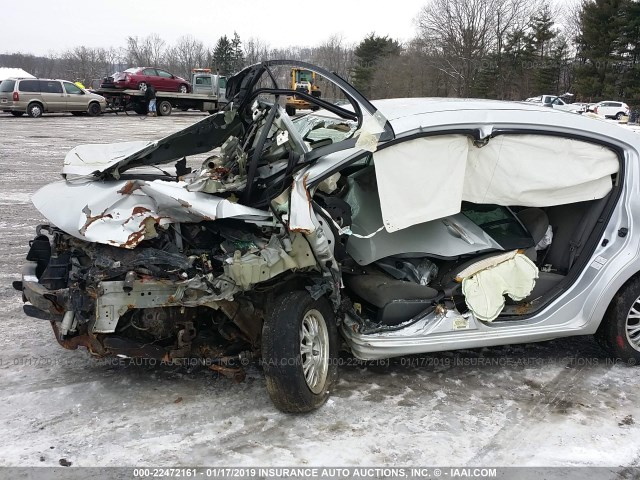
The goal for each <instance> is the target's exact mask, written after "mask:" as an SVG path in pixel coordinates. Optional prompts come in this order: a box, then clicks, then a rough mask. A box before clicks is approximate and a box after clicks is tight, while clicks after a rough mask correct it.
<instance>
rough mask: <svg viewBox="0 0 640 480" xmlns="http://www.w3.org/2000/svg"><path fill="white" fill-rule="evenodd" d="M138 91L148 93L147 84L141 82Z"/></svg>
mask: <svg viewBox="0 0 640 480" xmlns="http://www.w3.org/2000/svg"><path fill="white" fill-rule="evenodd" d="M138 90H140V91H141V92H146V91H147V84H146V82H140V83H139V84H138Z"/></svg>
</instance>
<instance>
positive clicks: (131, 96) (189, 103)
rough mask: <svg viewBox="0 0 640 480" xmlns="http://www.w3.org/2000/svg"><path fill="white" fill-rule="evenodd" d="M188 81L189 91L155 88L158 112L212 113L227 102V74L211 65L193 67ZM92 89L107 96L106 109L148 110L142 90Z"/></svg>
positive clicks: (143, 112) (114, 110)
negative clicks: (214, 71)
mask: <svg viewBox="0 0 640 480" xmlns="http://www.w3.org/2000/svg"><path fill="white" fill-rule="evenodd" d="M191 85H192V92H191V93H179V92H163V91H159V90H158V91H156V108H157V114H158V116H166V115H171V112H172V111H173V109H174V108H177V109H179V110H182V111H187V110H190V109H191V110H199V111H201V112H209V113H215V112H217V111H218V110H220V109H221V108H222V107H224V106H225V105H226V103H227V99H226V96H225V93H226V87H227V77H225V76H223V75H218V74H213V73H211V69H210V68H194V69H192V71H191ZM92 92H94V93H97V94H98V95H102V96H103V97H104V98H105V99H106V100H107V111H112V112H126V111H127V110H133V111H134V112H136V113H138V114H140V115H142V114H145V113H146V112H147V100H145V97H144V91H142V90H133V89H126V90H121V89H118V88H97V89H95V90H92Z"/></svg>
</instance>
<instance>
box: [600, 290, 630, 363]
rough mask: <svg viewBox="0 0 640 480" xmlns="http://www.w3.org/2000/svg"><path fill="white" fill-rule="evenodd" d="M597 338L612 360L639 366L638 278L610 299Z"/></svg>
mask: <svg viewBox="0 0 640 480" xmlns="http://www.w3.org/2000/svg"><path fill="white" fill-rule="evenodd" d="M596 339H597V340H598V342H599V343H600V345H602V346H603V347H604V348H605V349H606V350H608V351H609V353H611V355H613V357H614V358H616V359H620V360H623V361H625V362H627V363H629V364H632V365H635V364H638V363H640V278H634V279H632V280H630V281H629V282H627V284H625V285H624V286H623V287H622V288H621V289H620V291H619V292H618V293H616V296H615V297H613V300H612V301H611V304H610V305H609V308H607V311H606V313H605V314H604V317H603V319H602V323H601V324H600V327H598V331H597V332H596Z"/></svg>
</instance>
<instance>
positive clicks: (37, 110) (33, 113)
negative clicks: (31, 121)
mask: <svg viewBox="0 0 640 480" xmlns="http://www.w3.org/2000/svg"><path fill="white" fill-rule="evenodd" d="M43 113H44V108H42V105H41V104H39V103H37V102H33V103H30V104H29V106H28V107H27V115H29V116H30V117H31V118H38V117H41V116H42V114H43Z"/></svg>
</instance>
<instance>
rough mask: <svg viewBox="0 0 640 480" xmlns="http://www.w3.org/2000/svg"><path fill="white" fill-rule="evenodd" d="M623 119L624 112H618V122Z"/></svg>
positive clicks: (616, 117)
mask: <svg viewBox="0 0 640 480" xmlns="http://www.w3.org/2000/svg"><path fill="white" fill-rule="evenodd" d="M622 117H624V113H622V112H618V113H616V116H615V117H614V118H615V119H616V120H620V119H621V118H622Z"/></svg>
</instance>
